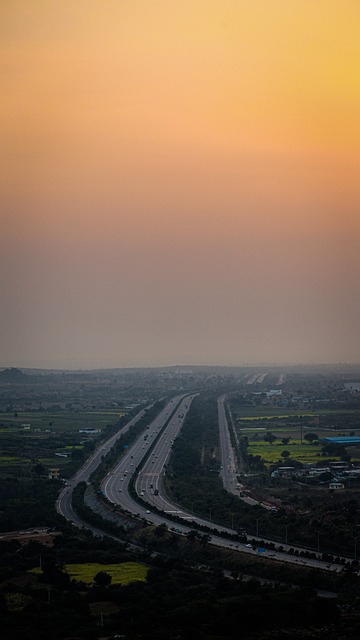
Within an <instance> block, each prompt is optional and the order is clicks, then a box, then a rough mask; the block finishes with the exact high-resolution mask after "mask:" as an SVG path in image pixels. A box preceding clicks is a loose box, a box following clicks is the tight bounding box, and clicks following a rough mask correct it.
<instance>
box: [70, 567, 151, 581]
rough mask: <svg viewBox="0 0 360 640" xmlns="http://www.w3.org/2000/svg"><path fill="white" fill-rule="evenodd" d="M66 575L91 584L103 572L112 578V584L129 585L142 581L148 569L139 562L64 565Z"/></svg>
mask: <svg viewBox="0 0 360 640" xmlns="http://www.w3.org/2000/svg"><path fill="white" fill-rule="evenodd" d="M65 571H66V573H67V574H68V575H69V576H70V578H72V579H73V580H76V581H79V582H85V583H86V584H91V583H93V582H94V576H96V574H97V573H99V572H100V571H105V572H106V573H108V574H109V575H110V576H111V578H112V584H129V582H136V581H139V580H140V581H144V580H146V576H147V573H148V567H147V566H146V565H144V564H140V563H139V562H121V563H119V564H98V563H96V562H91V563H90V562H88V563H85V564H66V565H65Z"/></svg>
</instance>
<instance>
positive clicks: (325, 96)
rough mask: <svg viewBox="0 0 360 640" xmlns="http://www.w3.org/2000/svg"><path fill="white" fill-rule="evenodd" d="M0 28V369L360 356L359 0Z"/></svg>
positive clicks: (50, 14) (188, 9)
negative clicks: (0, 223)
mask: <svg viewBox="0 0 360 640" xmlns="http://www.w3.org/2000/svg"><path fill="white" fill-rule="evenodd" d="M0 20H1V24H2V33H1V38H0V48H1V57H0V60H1V62H0V65H1V66H0V68H1V74H0V82H1V89H2V92H1V93H2V97H3V99H2V102H1V104H0V114H1V150H0V158H1V177H0V182H1V210H2V221H3V224H2V234H1V251H0V267H1V274H2V275H1V282H0V286H1V297H0V300H1V314H0V315H1V333H0V335H1V338H0V366H2V367H8V366H15V367H20V368H44V369H51V368H55V369H96V368H134V367H136V368H137V367H145V368H146V367H161V366H197V365H200V366H201V365H209V366H244V365H245V364H249V365H251V364H254V365H256V364H258V363H266V362H269V363H276V364H278V365H280V366H281V365H282V364H284V365H285V364H291V363H293V364H311V363H322V364H338V363H346V362H347V363H350V364H351V363H354V364H357V363H358V362H360V341H359V339H358V333H359V326H360V287H359V283H358V280H359V273H360V269H359V267H360V264H359V263H360V252H359V247H360V215H359V204H360V184H359V175H360V162H359V160H360V156H359V150H360V127H359V112H360V82H359V69H358V66H359V65H358V60H359V59H360V4H359V3H358V2H355V0H354V1H352V0H347V1H345V2H344V0H342V1H340V0H318V2H316V3H313V2H301V1H299V0H252V2H251V3H249V2H248V1H245V0H221V1H220V0H214V1H213V2H208V0H198V2H195V3H194V2H193V0H181V1H177V0H174V1H172V0H151V1H147V0H134V1H133V2H119V1H118V0H106V1H105V2H103V1H100V0H77V2H75V3H66V4H64V3H59V2H57V1H55V0H34V1H33V2H31V3H29V2H24V1H23V0H12V2H11V3H3V4H2V6H1V7H0ZM178 362H183V363H185V364H184V365H176V363H178Z"/></svg>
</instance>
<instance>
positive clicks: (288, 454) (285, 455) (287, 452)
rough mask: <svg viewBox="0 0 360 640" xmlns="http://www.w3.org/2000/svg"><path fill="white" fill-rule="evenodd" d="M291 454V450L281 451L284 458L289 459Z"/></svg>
mask: <svg viewBox="0 0 360 640" xmlns="http://www.w3.org/2000/svg"><path fill="white" fill-rule="evenodd" d="M290 455H291V454H290V451H287V450H286V449H285V451H283V452H282V453H281V457H282V458H284V460H287V458H289V457H290Z"/></svg>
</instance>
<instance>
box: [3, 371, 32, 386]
mask: <svg viewBox="0 0 360 640" xmlns="http://www.w3.org/2000/svg"><path fill="white" fill-rule="evenodd" d="M27 380H28V376H27V375H25V373H23V372H22V371H20V369H17V368H16V367H11V368H10V369H4V370H3V371H0V383H4V382H5V383H6V382H9V383H12V384H13V383H17V382H20V383H21V382H27Z"/></svg>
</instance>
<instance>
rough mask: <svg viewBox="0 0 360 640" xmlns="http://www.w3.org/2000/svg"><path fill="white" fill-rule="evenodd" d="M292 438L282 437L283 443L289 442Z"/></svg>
mask: <svg viewBox="0 0 360 640" xmlns="http://www.w3.org/2000/svg"><path fill="white" fill-rule="evenodd" d="M289 442H290V438H281V444H289Z"/></svg>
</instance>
